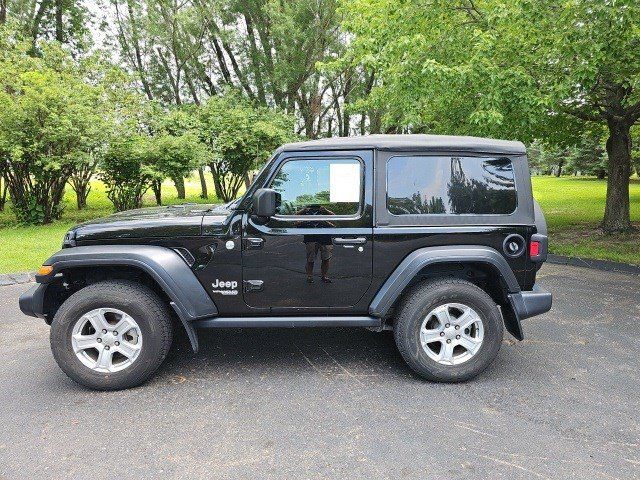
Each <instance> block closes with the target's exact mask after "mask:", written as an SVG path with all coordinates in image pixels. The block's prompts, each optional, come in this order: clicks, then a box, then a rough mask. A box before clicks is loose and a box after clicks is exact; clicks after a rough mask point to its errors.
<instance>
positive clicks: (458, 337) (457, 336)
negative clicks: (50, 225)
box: [116, 335, 460, 345]
mask: <svg viewBox="0 0 640 480" xmlns="http://www.w3.org/2000/svg"><path fill="white" fill-rule="evenodd" d="M456 340H460V335H456ZM116 345H117V344H116Z"/></svg>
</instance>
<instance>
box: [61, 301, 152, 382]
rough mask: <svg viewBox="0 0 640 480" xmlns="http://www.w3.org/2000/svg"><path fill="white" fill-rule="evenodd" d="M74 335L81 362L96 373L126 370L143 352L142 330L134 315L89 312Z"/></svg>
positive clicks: (114, 311) (110, 310)
mask: <svg viewBox="0 0 640 480" xmlns="http://www.w3.org/2000/svg"><path fill="white" fill-rule="evenodd" d="M71 335H72V336H71V345H72V347H73V351H74V352H75V354H76V356H77V357H78V359H79V360H80V361H81V362H82V363H83V364H84V365H86V366H87V367H89V368H90V369H92V370H94V371H96V372H106V373H113V372H118V371H120V370H124V369H125V368H127V367H129V366H130V365H131V364H132V363H133V362H135V360H136V358H138V355H139V354H140V351H141V349H142V333H141V331H140V327H139V326H138V324H137V323H136V321H135V320H134V319H133V318H132V317H131V316H130V315H127V314H126V313H125V312H123V311H122V310H118V309H115V308H96V309H95V310H91V311H90V312H87V313H85V314H84V315H82V317H80V318H79V319H78V321H77V322H76V323H75V325H74V327H73V331H72V334H71Z"/></svg>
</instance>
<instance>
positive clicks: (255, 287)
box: [242, 280, 264, 292]
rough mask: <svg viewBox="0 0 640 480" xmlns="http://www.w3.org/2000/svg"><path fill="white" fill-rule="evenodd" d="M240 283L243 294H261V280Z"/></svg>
mask: <svg viewBox="0 0 640 480" xmlns="http://www.w3.org/2000/svg"><path fill="white" fill-rule="evenodd" d="M242 283H243V285H244V291H245V292H261V291H262V288H263V285H264V282H263V281H262V280H245V281H244V282H242Z"/></svg>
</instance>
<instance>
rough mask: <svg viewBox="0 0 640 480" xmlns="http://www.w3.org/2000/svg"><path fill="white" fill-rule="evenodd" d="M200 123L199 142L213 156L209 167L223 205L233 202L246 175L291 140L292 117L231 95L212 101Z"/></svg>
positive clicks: (210, 100) (202, 113) (208, 104)
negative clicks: (202, 143)
mask: <svg viewBox="0 0 640 480" xmlns="http://www.w3.org/2000/svg"><path fill="white" fill-rule="evenodd" d="M200 122H201V126H202V127H201V128H202V130H201V138H202V140H203V142H204V143H205V144H206V145H207V146H208V147H209V149H210V150H211V152H213V153H212V158H211V161H210V162H209V167H210V169H211V173H212V175H213V181H214V185H215V188H216V195H217V196H218V198H220V199H222V200H223V201H229V200H232V199H234V198H236V196H237V194H238V191H239V189H240V187H241V186H242V182H243V181H245V180H246V179H247V175H248V172H249V171H250V170H253V169H256V168H258V167H259V166H260V165H261V164H262V163H264V162H265V161H266V160H267V159H268V158H269V156H270V155H271V154H272V153H273V151H274V150H275V149H276V148H277V147H278V146H280V145H282V144H283V143H286V142H288V141H291V140H292V139H293V138H294V135H293V133H292V132H293V118H292V117H290V116H288V115H285V114H282V113H279V112H277V111H274V110H271V109H267V108H263V107H255V106H254V105H252V104H251V103H249V102H247V101H245V100H243V99H242V98H241V97H238V96H235V95H231V94H228V95H225V96H219V97H211V98H210V99H209V100H208V101H207V102H206V103H205V104H204V105H203V106H202V109H201V111H200Z"/></svg>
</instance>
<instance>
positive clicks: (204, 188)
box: [198, 167, 209, 198]
mask: <svg viewBox="0 0 640 480" xmlns="http://www.w3.org/2000/svg"><path fill="white" fill-rule="evenodd" d="M198 176H199V177H200V190H201V192H200V198H209V192H208V190H207V180H206V179H205V178H204V167H200V168H198Z"/></svg>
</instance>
